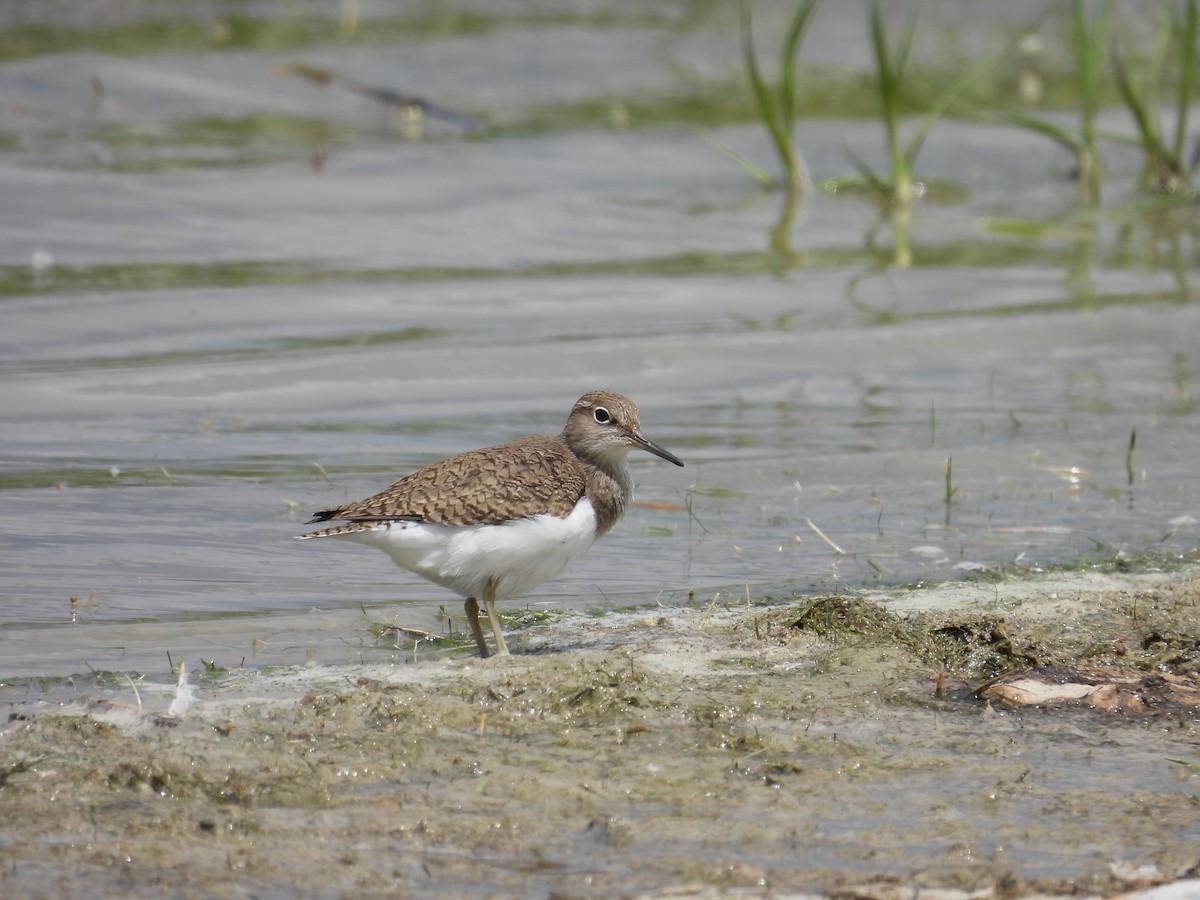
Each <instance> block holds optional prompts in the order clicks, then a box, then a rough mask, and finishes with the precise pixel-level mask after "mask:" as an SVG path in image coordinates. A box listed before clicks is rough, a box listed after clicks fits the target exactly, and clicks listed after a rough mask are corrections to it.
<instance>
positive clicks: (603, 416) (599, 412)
mask: <svg viewBox="0 0 1200 900" xmlns="http://www.w3.org/2000/svg"><path fill="white" fill-rule="evenodd" d="M592 415H593V416H595V417H596V421H597V422H599V423H600V424H601V425H607V424H608V423H609V422H611V421H612V416H610V415H609V414H608V410H607V409H605V408H604V407H603V406H597V407H596V411H595V412H593V413H592Z"/></svg>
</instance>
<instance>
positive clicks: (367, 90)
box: [271, 63, 486, 134]
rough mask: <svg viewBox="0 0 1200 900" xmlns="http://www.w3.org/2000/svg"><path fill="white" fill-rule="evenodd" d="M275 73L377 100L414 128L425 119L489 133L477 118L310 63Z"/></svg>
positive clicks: (288, 65)
mask: <svg viewBox="0 0 1200 900" xmlns="http://www.w3.org/2000/svg"><path fill="white" fill-rule="evenodd" d="M271 72H272V74H274V75H295V76H297V77H299V78H304V79H307V80H308V81H311V82H313V83H314V84H320V85H329V84H335V85H337V86H338V87H342V88H345V89H346V90H348V91H352V92H353V93H355V94H358V95H359V96H361V97H366V98H367V99H369V100H374V101H375V102H376V103H381V104H383V105H384V106H390V107H393V108H395V109H398V110H400V111H401V112H402V113H403V114H404V116H405V118H406V119H407V120H409V122H410V124H417V123H419V122H420V121H421V120H423V119H437V120H439V121H442V122H446V123H448V124H450V125H453V126H454V127H456V128H459V129H461V130H462V131H464V132H466V133H467V134H478V133H480V132H482V131H485V130H486V127H485V126H484V124H483V123H482V122H481V121H479V120H478V119H476V118H474V117H473V116H468V115H467V114H465V113H460V112H456V111H455V110H452V109H447V108H446V107H444V106H438V105H436V104H434V103H430V102H429V101H428V100H425V99H423V98H421V97H415V96H413V95H412V94H404V93H401V92H399V91H394V90H392V89H390V88H384V87H374V86H373V85H369V84H363V83H362V82H361V81H356V80H354V79H353V78H346V77H345V76H344V75H339V74H338V73H337V72H333V71H331V70H329V69H322V68H320V67H318V66H310V65H307V64H306V63H283V64H282V65H278V66H275V67H274V68H273V69H271Z"/></svg>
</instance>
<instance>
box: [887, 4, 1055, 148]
mask: <svg viewBox="0 0 1200 900" xmlns="http://www.w3.org/2000/svg"><path fill="white" fill-rule="evenodd" d="M1036 27H1037V26H1036V25H1032V26H1030V27H1029V28H1027V29H1024V30H1022V31H1021V32H1020V33H1019V34H1017V35H1015V36H1014V37H1013V38H1012V40H1010V41H1009V42H1008V43H1007V44H1005V45H1004V46H1003V47H1002V48H1001V49H1000V50H999V51H997V52H996V53H994V54H993V55H991V56H989V57H988V58H986V59H984V60H983V61H982V62H979V63H977V64H976V65H974V66H972V67H971V68H969V69H967V71H966V72H964V73H963V74H962V75H960V76H959V77H958V78H957V79H956V80H955V81H953V82H951V84H950V85H949V87H947V88H946V89H945V90H944V91H942V93H941V94H939V95H938V96H937V97H936V98H935V99H934V101H933V103H931V104H930V105H929V108H928V109H927V110H926V111H925V114H924V115H923V116H922V117H921V122H920V124H919V125H918V126H917V128H916V130H915V131H914V132H913V134H912V136H911V137H910V138H909V139H908V143H907V144H906V145H905V147H904V163H905V165H906V166H907V167H908V168H909V169H910V170H911V169H912V168H913V167H914V166H915V165H916V162H917V154H919V153H920V152H921V147H922V146H923V145H924V143H925V139H926V138H927V137H928V136H929V132H930V131H932V130H933V126H934V125H936V124H937V123H938V121H939V120H940V119H941V118H942V117H943V116H944V115H945V114H946V112H947V111H948V110H949V109H950V107H951V106H953V105H954V104H955V103H956V102H957V101H958V100H959V98H960V97H962V95H963V94H965V93H966V92H967V89H968V88H969V87H970V86H971V85H972V84H974V83H975V82H976V81H978V80H979V79H980V78H982V77H983V76H984V75H986V74H987V73H988V72H990V71H992V70H993V69H995V68H996V66H997V65H998V64H999V62H1000V60H1002V59H1004V58H1005V57H1006V56H1008V55H1009V54H1010V53H1012V51H1013V50H1014V49H1015V48H1016V46H1017V44H1018V43H1020V41H1021V39H1022V38H1024V37H1025V35H1026V34H1028V33H1029V32H1030V31H1031V30H1032V29H1033V28H1036Z"/></svg>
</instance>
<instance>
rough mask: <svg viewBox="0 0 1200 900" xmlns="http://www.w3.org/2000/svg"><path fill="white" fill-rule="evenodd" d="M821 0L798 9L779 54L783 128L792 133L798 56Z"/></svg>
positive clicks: (808, 2)
mask: <svg viewBox="0 0 1200 900" xmlns="http://www.w3.org/2000/svg"><path fill="white" fill-rule="evenodd" d="M818 2H819V0H805V2H804V3H801V4H800V8H799V9H797V10H796V15H795V16H793V18H792V23H791V26H790V27H789V28H788V32H787V36H786V37H785V38H784V41H783V48H782V50H781V51H780V54H779V108H780V110H779V111H780V116H781V117H782V119H783V122H782V125H783V128H784V129H785V130H786V131H787V132H788V133H789V134H791V133H792V130H793V128H794V127H795V116H796V58H797V56H798V55H799V53H800V44H801V43H802V42H803V41H804V35H805V34H806V33H807V31H808V24H809V22H810V21H811V20H812V17H813V13H815V12H816V10H817V3H818Z"/></svg>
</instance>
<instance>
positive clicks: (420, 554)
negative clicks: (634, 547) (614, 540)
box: [338, 497, 596, 599]
mask: <svg viewBox="0 0 1200 900" xmlns="http://www.w3.org/2000/svg"><path fill="white" fill-rule="evenodd" d="M338 537H342V538H346V539H348V540H353V541H358V542H359V543H363V544H369V545H370V546H372V547H378V548H379V549H380V550H382V551H384V552H385V553H387V555H388V556H390V557H391V558H392V560H393V561H394V562H395V563H396V565H398V566H400V567H401V568H403V569H408V570H409V571H410V572H416V573H417V574H418V575H420V576H421V577H422V578H427V579H428V580H429V581H432V582H433V583H434V584H440V585H441V586H442V587H446V588H449V589H450V590H452V591H455V592H457V593H459V594H461V595H462V596H464V597H482V596H483V589H484V587H485V585H487V584H488V583H489V582H491V583H492V584H493V585H494V586H495V590H496V599H503V598H505V597H517V596H520V595H521V594H525V593H527V592H528V591H531V590H533V589H534V588H535V587H537V586H538V585H539V584H542V583H543V582H546V581H549V580H550V579H551V578H555V577H557V576H558V575H560V574H561V573H562V572H563V570H564V569H566V568H567V566H569V565H570V564H571V563H572V562H574V561H575V560H576V559H578V558H579V557H581V556H583V554H584V553H586V552H587V551H588V548H590V547H591V546H592V544H593V543H594V542H595V540H596V514H595V512H594V511H593V509H592V504H591V501H589V500H588V499H587V498H586V497H585V498H583V499H582V500H580V501H579V503H577V504H576V505H575V509H574V510H573V511H572V512H571V514H570V515H569V516H567V517H566V518H565V519H564V518H559V517H558V516H551V515H542V516H535V517H533V518H529V519H517V520H514V521H512V522H508V523H506V524H503V525H457V526H451V525H430V524H424V523H421V522H381V523H379V524H378V525H376V526H374V527H373V528H370V529H368V530H364V531H355V532H351V533H349V534H344V535H338Z"/></svg>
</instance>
